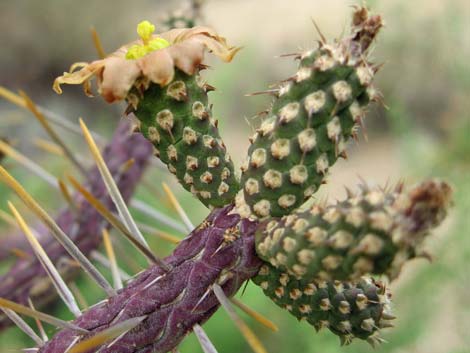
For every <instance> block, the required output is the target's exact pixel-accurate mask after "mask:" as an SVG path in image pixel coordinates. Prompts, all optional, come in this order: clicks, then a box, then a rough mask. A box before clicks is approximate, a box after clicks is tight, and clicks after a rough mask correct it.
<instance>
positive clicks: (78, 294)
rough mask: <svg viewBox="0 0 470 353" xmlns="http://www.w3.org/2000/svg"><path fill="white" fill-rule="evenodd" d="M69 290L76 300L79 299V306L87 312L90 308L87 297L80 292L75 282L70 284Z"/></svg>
mask: <svg viewBox="0 0 470 353" xmlns="http://www.w3.org/2000/svg"><path fill="white" fill-rule="evenodd" d="M69 288H70V290H71V291H72V293H73V295H74V296H75V298H77V302H78V304H80V306H81V307H82V309H84V310H87V309H88V308H89V305H88V303H87V301H86V299H85V297H84V296H83V294H82V292H80V289H79V288H78V286H77V284H76V283H75V282H70V283H69Z"/></svg>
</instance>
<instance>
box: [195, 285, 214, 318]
mask: <svg viewBox="0 0 470 353" xmlns="http://www.w3.org/2000/svg"><path fill="white" fill-rule="evenodd" d="M210 292H212V288H210V287H209V288H207V289H206V291H205V292H204V294H203V295H202V297H201V298H200V299H199V300H198V301H197V303H196V305H195V306H194V308H193V309H192V310H191V313H194V312H195V311H196V309H197V307H198V306H199V305H201V303H202V302H203V301H204V299H206V297H207V296H208V295H209V293H210Z"/></svg>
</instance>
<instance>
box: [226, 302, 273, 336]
mask: <svg viewBox="0 0 470 353" xmlns="http://www.w3.org/2000/svg"><path fill="white" fill-rule="evenodd" d="M230 301H231V302H232V303H233V304H234V305H236V306H237V307H238V308H240V309H241V310H242V311H243V312H245V313H246V314H248V315H249V316H251V317H252V318H253V319H255V320H256V321H257V322H258V323H260V324H261V325H263V326H265V327H267V328H268V329H270V330H272V331H274V332H277V331H279V328H278V327H277V326H276V325H275V324H274V323H273V322H272V321H271V320H269V319H267V318H266V317H264V316H263V315H261V314H260V313H258V312H256V311H255V310H253V309H251V308H250V307H248V306H246V305H245V304H244V303H242V302H241V301H239V300H237V299H235V298H231V299H230Z"/></svg>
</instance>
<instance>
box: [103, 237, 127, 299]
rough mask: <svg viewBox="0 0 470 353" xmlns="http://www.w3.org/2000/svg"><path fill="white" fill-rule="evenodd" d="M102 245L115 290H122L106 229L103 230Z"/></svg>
mask: <svg viewBox="0 0 470 353" xmlns="http://www.w3.org/2000/svg"><path fill="white" fill-rule="evenodd" d="M102 235H103V243H104V248H105V250H106V254H107V255H108V259H109V263H110V265H111V274H112V276H113V283H114V288H115V289H118V290H119V289H122V288H123V285H122V280H121V275H120V274H119V268H118V264H117V261H116V255H115V253H114V249H113V244H112V243H111V239H110V237H109V233H108V231H107V230H106V229H103V232H102Z"/></svg>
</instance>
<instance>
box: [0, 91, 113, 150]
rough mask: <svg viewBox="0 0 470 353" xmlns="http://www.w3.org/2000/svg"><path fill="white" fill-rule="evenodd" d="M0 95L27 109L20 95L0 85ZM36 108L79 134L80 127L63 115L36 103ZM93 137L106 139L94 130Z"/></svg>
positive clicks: (52, 120)
mask: <svg viewBox="0 0 470 353" xmlns="http://www.w3.org/2000/svg"><path fill="white" fill-rule="evenodd" d="M0 97H3V98H4V99H6V100H7V101H9V102H10V103H12V104H14V105H16V106H17V107H20V108H23V109H28V107H27V105H26V102H25V100H24V99H23V98H21V96H19V95H18V94H16V93H14V92H12V91H10V90H8V89H6V88H5V87H3V86H0ZM36 108H37V110H38V111H39V112H40V113H41V114H44V116H45V117H46V118H47V120H48V121H50V122H51V123H53V124H54V125H56V126H60V127H61V128H63V129H64V130H67V131H70V132H72V133H74V134H77V135H80V134H81V132H80V129H79V128H78V127H77V126H76V125H75V124H73V123H71V122H69V121H68V120H67V119H66V118H65V117H63V116H60V115H58V114H56V113H54V112H51V111H50V110H48V109H45V108H43V107H41V106H39V105H36ZM92 134H93V137H94V138H95V139H96V140H97V141H99V142H100V143H105V142H106V139H105V138H104V137H103V136H101V135H99V134H97V133H96V132H92Z"/></svg>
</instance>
